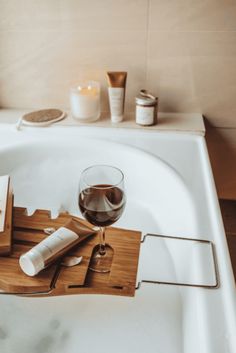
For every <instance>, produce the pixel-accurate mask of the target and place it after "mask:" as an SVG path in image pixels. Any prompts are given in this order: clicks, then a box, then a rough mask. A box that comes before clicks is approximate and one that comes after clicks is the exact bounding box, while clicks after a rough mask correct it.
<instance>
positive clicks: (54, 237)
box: [19, 218, 95, 276]
mask: <svg viewBox="0 0 236 353" xmlns="http://www.w3.org/2000/svg"><path fill="white" fill-rule="evenodd" d="M93 234H95V232H94V231H93V230H92V229H90V228H88V227H86V226H85V225H83V224H82V223H80V222H79V221H78V220H76V219H73V218H72V219H71V220H70V221H69V222H68V223H66V224H65V226H64V227H61V228H59V229H57V230H56V231H55V232H54V233H53V234H51V235H50V236H48V237H47V238H45V239H44V240H43V241H41V242H40V243H39V244H37V245H36V246H34V247H33V248H32V249H31V250H29V251H28V252H27V253H25V254H23V255H21V257H20V259H19V264H20V267H21V269H22V271H23V272H24V273H25V274H27V275H28V276H35V275H37V274H38V273H39V272H40V271H41V270H43V269H44V268H46V267H47V266H49V265H51V264H52V263H53V262H55V261H56V260H58V259H59V258H60V257H62V256H63V255H65V253H66V252H67V251H68V250H70V249H71V248H72V247H74V246H75V245H78V244H79V243H80V242H81V241H83V240H84V239H86V238H87V237H89V236H91V235H93Z"/></svg>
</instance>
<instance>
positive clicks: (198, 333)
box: [0, 124, 236, 353]
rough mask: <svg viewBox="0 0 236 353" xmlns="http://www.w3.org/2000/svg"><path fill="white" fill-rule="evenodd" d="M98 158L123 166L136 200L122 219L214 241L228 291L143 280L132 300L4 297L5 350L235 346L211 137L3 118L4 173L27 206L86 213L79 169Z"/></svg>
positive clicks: (0, 339) (0, 316)
mask: <svg viewBox="0 0 236 353" xmlns="http://www.w3.org/2000/svg"><path fill="white" fill-rule="evenodd" d="M94 163H106V164H107V163H108V164H113V165H116V166H118V167H120V168H121V169H122V170H123V171H124V173H125V178H126V180H125V182H126V192H127V199H128V202H127V207H126V210H125V213H124V216H122V218H121V219H120V220H119V221H118V222H117V226H122V227H128V228H133V229H140V230H141V231H142V232H143V233H146V232H154V233H162V234H169V235H179V236H184V237H194V238H201V239H208V240H211V241H212V242H213V243H214V244H215V248H216V254H217V261H218V267H219V277H220V288H218V289H202V288H185V287H178V286H167V285H150V284H143V285H142V287H141V288H140V289H139V290H138V291H137V292H136V296H135V297H134V298H126V297H115V296H98V295H97V296H89V295H74V296H67V297H52V298H21V297H15V296H4V295H1V296H0V352H1V353H18V352H24V353H34V352H35V353H56V352H57V353H64V352H65V353H78V352H81V353H90V352H96V353H98V352H99V353H100V352H101V353H107V352H112V353H141V352H147V353H154V352H155V353H159V352H161V353H162V352H165V353H195V352H201V353H226V352H229V353H232V352H235V351H236V350H235V347H236V341H235V336H236V335H235V333H236V331H235V329H236V319H235V316H236V313H235V308H236V303H235V298H236V297H235V294H236V293H235V287H234V280H233V275H232V269H231V265H230V260H229V254H228V250H227V245H226V239H225V234H224V229H223V226H222V220H221V216H220V211H219V206H218V202H217V197H216V192H215V187H214V182H213V179H212V174H211V169H210V165H209V160H208V155H207V151H206V146H205V141H204V138H203V137H201V136H194V135H187V134H174V133H164V132H161V133H158V132H156V133H153V132H145V131H135V130H125V129H119V130H117V129H99V128H94V127H89V128H86V127H77V128H75V127H66V128H65V127H51V128H46V129H43V128H42V129H31V128H24V129H23V130H22V131H20V132H16V131H15V130H14V128H13V126H12V125H7V124H2V125H0V175H1V174H10V175H11V177H12V180H13V187H14V193H15V204H16V205H17V206H26V207H28V209H29V213H32V212H33V211H34V209H35V208H50V209H52V210H53V213H56V212H57V209H59V208H61V209H66V210H68V211H70V212H72V213H78V206H77V188H78V178H79V174H80V172H81V170H82V169H83V168H85V167H86V166H88V165H91V164H94ZM152 251H153V249H152ZM150 252H151V250H150ZM183 261H184V259H183ZM203 271H204V270H203Z"/></svg>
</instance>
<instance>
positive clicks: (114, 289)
mask: <svg viewBox="0 0 236 353" xmlns="http://www.w3.org/2000/svg"><path fill="white" fill-rule="evenodd" d="M13 215H14V217H13V219H14V236H13V239H14V246H13V253H12V255H11V257H9V258H5V260H4V258H1V257H0V289H3V290H5V291H8V292H14V293H16V294H17V293H23V292H24V293H25V294H26V295H30V294H33V293H34V292H42V291H45V292H48V291H50V290H51V291H50V293H45V294H44V295H46V296H47V295H66V294H83V293H91V294H113V295H125V296H133V295H134V293H135V285H136V274H137V268H138V258H139V248H140V240H141V233H140V232H137V231H130V230H125V229H119V228H112V227H109V228H108V229H107V233H106V239H107V242H108V243H109V244H110V245H111V246H112V247H113V249H114V256H113V262H112V266H111V272H110V273H108V274H99V273H95V272H92V271H90V270H88V266H89V262H90V258H91V254H92V251H93V248H94V246H95V245H97V244H98V242H99V236H98V234H97V235H95V236H92V237H91V238H89V239H88V240H86V241H85V242H84V243H81V244H80V245H79V246H78V247H77V248H75V249H73V250H71V252H70V253H69V254H70V255H76V256H83V260H82V262H81V263H80V265H78V266H75V267H62V266H61V267H58V266H57V265H53V266H51V267H49V268H47V269H45V270H44V271H42V272H40V274H38V275H37V276H35V277H29V276H27V275H25V274H24V273H23V272H22V271H21V269H20V267H19V264H18V259H19V256H20V255H21V254H22V253H24V252H26V251H28V249H30V248H31V247H32V246H34V245H35V244H36V243H38V242H39V241H41V240H43V239H44V238H45V237H47V235H45V234H44V232H43V229H44V228H48V227H54V228H56V229H57V228H58V227H60V226H63V225H65V223H66V222H68V220H69V219H70V218H71V216H70V215H69V214H67V213H63V214H60V215H59V217H58V218H56V219H51V218H50V217H51V215H50V212H48V211H46V210H37V211H36V212H35V213H34V214H33V215H32V216H27V213H26V212H25V209H24V208H17V207H15V208H14V213H13ZM73 218H74V217H73ZM78 220H79V221H80V222H82V223H83V224H85V225H86V224H88V223H87V222H85V221H82V220H80V219H78ZM90 227H91V226H90ZM8 262H9V266H8V265H7V263H8ZM3 269H4V271H3ZM6 269H7V270H6ZM52 283H53V284H54V287H53V288H52Z"/></svg>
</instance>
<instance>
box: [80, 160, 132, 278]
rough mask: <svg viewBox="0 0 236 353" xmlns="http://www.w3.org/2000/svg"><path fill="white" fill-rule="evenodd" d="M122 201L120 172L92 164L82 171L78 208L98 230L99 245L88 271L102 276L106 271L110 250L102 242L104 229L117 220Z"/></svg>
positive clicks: (121, 176)
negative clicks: (100, 273)
mask: <svg viewBox="0 0 236 353" xmlns="http://www.w3.org/2000/svg"><path fill="white" fill-rule="evenodd" d="M125 202H126V198H125V193H124V175H123V173H122V171H121V170H120V169H118V168H116V167H112V166H109V165H95V166H91V167H88V168H86V169H85V170H84V171H83V172H82V174H81V177H80V186H79V208H80V211H81V213H82V215H83V216H84V218H85V219H86V220H87V221H88V222H89V223H91V224H93V225H95V226H98V227H99V228H100V244H98V246H96V247H95V249H94V251H93V255H92V259H91V262H90V265H89V268H90V270H93V271H95V272H103V273H107V272H109V271H110V266H111V262H112V257H113V252H114V250H113V249H112V247H111V246H110V245H109V244H107V243H106V242H105V227H107V226H110V225H111V224H113V223H115V222H116V221H117V220H118V219H119V218H120V217H121V215H122V213H123V211H124V208H125Z"/></svg>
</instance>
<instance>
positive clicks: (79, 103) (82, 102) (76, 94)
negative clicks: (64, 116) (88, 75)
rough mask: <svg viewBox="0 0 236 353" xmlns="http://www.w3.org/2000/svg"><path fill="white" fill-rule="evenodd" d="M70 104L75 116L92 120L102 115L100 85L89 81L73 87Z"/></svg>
mask: <svg viewBox="0 0 236 353" xmlns="http://www.w3.org/2000/svg"><path fill="white" fill-rule="evenodd" d="M70 106H71V113H72V116H73V118H75V119H78V120H79V121H81V122H92V121H95V120H97V119H98V118H99V117H100V113H101V108H100V85H99V83H98V82H95V81H89V82H87V83H83V84H79V85H78V86H77V87H75V88H72V89H71V93H70Z"/></svg>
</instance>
